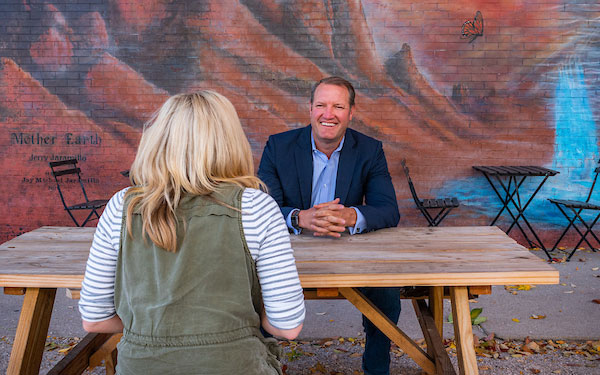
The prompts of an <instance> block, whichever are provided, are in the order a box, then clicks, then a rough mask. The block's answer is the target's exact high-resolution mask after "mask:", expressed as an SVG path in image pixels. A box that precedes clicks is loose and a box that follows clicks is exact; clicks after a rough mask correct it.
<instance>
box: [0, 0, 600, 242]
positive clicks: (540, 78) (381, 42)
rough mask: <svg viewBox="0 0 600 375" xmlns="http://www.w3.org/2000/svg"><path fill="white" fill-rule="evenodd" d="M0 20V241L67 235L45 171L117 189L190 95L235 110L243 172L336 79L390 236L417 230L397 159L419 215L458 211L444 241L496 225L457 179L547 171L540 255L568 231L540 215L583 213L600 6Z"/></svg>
mask: <svg viewBox="0 0 600 375" xmlns="http://www.w3.org/2000/svg"><path fill="white" fill-rule="evenodd" d="M0 7H1V9H2V12H0V15H1V16H0V17H2V23H1V25H2V26H0V29H1V31H2V32H1V33H0V34H1V35H0V54H1V55H0V56H1V59H0V127H1V128H0V129H1V132H2V133H1V134H2V135H1V136H0V140H1V142H2V148H1V150H2V151H0V153H1V155H2V156H1V157H2V164H1V165H2V167H3V168H2V172H0V173H1V177H2V179H1V181H2V182H0V184H1V190H2V196H3V199H2V201H3V204H2V206H1V210H2V211H1V212H0V241H5V240H7V239H10V238H12V237H13V236H15V235H17V234H19V233H21V232H23V231H27V230H31V229H34V228H36V227H39V226H41V225H72V222H71V220H70V219H69V217H68V216H67V214H66V212H65V211H64V210H63V208H62V204H61V202H60V199H59V196H58V193H57V191H56V186H55V183H54V180H53V178H52V177H51V175H50V174H49V172H50V169H49V167H48V162H49V161H53V160H61V159H64V158H67V157H75V158H77V159H78V160H79V164H80V167H81V168H82V171H83V176H84V180H85V183H86V187H87V189H88V190H89V191H88V193H89V195H90V197H91V198H108V197H110V196H111V195H112V194H113V193H114V192H115V191H116V190H118V189H120V188H121V187H124V186H126V185H127V184H128V180H127V179H126V178H125V177H123V176H122V175H121V174H120V172H121V171H123V170H127V169H128V168H129V165H130V163H131V161H132V160H133V158H134V154H135V150H136V146H137V142H138V140H139V137H140V134H141V130H142V127H143V124H144V122H145V121H146V120H147V119H148V117H149V116H150V114H151V113H152V112H153V111H154V110H155V109H157V108H158V107H159V106H160V104H161V103H162V102H163V101H164V100H165V99H166V98H167V97H168V96H169V95H172V94H175V93H178V92H185V91H191V90H197V89H213V90H216V91H218V92H220V93H222V94H224V95H225V96H227V97H228V98H229V99H230V100H231V101H232V102H233V103H234V105H235V106H236V108H237V110H238V114H239V116H240V118H241V120H242V123H243V125H244V128H245V131H246V134H247V136H248V138H249V139H250V142H251V145H252V147H253V152H254V157H255V164H256V165H257V164H258V161H259V158H260V155H261V153H262V148H263V146H264V143H265V141H266V139H267V137H268V136H269V135H270V134H273V133H277V132H282V131H285V130H288V129H293V128H297V127H301V126H304V125H306V124H307V123H308V121H309V117H308V106H309V104H308V101H309V93H310V87H311V85H312V84H314V83H315V82H316V81H318V80H319V79H321V78H323V77H325V76H329V75H339V76H342V77H345V78H347V79H349V80H350V81H351V82H353V84H354V85H355V87H356V89H357V107H356V115H355V118H354V120H353V124H352V126H353V127H354V128H355V129H357V130H359V131H362V132H364V133H366V134H368V135H371V136H373V137H376V138H378V139H380V140H382V141H383V142H384V148H385V152H386V156H387V158H388V164H389V167H390V171H391V173H392V175H393V181H394V185H395V187H396V191H397V196H398V199H399V203H400V209H401V214H402V215H403V217H402V219H401V224H400V225H410V226H414V225H425V224H426V222H425V220H424V219H423V217H421V216H420V214H419V213H418V211H417V210H416V209H415V207H414V203H413V201H412V198H411V196H410V192H409V190H408V185H407V182H406V179H405V177H404V175H403V172H402V169H401V167H400V160H401V159H403V158H406V159H407V162H408V165H409V166H410V168H411V174H412V177H413V179H414V181H415V184H416V185H417V190H418V191H419V193H420V194H421V195H422V197H428V196H429V197H434V196H438V195H452V196H457V197H458V198H459V199H460V200H461V202H462V203H463V205H462V207H460V208H459V209H457V210H455V211H453V213H452V214H451V215H450V216H449V217H448V219H446V221H445V222H444V225H475V224H476V225H487V224H489V222H490V220H491V219H492V218H493V217H494V216H495V214H496V212H497V210H498V209H499V205H498V199H497V198H496V197H495V195H494V192H493V191H492V190H491V188H490V186H489V185H488V184H487V181H485V179H484V178H483V177H482V176H481V175H479V174H477V172H475V171H474V170H473V169H472V166H473V165H539V166H545V167H547V168H552V169H555V170H558V171H560V175H557V176H555V177H552V178H551V179H549V180H548V181H547V182H546V184H545V185H544V189H542V190H541V191H540V193H539V194H538V195H537V196H536V199H535V201H534V202H532V203H531V205H530V206H529V207H528V211H527V212H528V216H529V219H530V221H531V222H533V223H534V224H535V225H536V226H538V227H539V228H541V232H542V233H544V235H543V237H544V238H547V239H549V240H550V239H554V234H555V232H556V230H558V228H560V227H561V226H562V225H563V224H565V223H566V222H565V221H561V218H560V217H559V216H560V214H559V212H558V211H556V209H555V208H554V207H552V206H551V205H550V204H549V203H548V202H547V200H546V198H548V197H551V196H559V197H563V198H574V197H581V196H585V194H586V192H587V189H588V188H589V183H590V182H591V179H592V172H593V167H595V163H597V161H598V159H599V158H600V155H599V154H598V135H597V123H598V119H599V106H598V91H599V82H600V80H599V75H600V66H599V61H600V58H599V57H600V56H599V54H600V53H599V52H598V51H600V49H599V48H598V47H599V44H600V37H599V35H600V32H599V31H600V30H598V26H597V25H598V18H599V16H600V6H599V5H598V4H597V2H595V1H592V0H589V1H587V2H586V1H583V2H582V1H545V2H541V3H540V2H536V3H529V2H510V1H506V2H490V1H468V2H467V1H454V2H441V1H440V2H428V3H422V2H418V1H391V0H390V1H385V0H384V1H381V0H379V1H368V0H365V1H333V2H332V1H294V2H281V1H273V0H266V1H258V0H257V1H250V0H240V1H232V0H227V1H220V0H219V1H216V0H213V1H194V2H189V1H144V2H141V1H138V2H135V1H133V2H132V1H124V0H112V1H110V0H106V1H99V2H93V3H83V2H78V1H62V2H60V3H58V2H57V3H53V2H52V1H48V2H46V4H39V3H37V2H29V1H27V0H25V1H23V2H15V3H10V4H4V5H1V6H0ZM478 11H479V12H480V15H481V20H482V21H481V24H479V23H478V22H476V21H477V20H476V19H475V15H476V13H477V12H478ZM469 22H470V23H469ZM573 181H575V182H576V183H575V184H573ZM532 186H533V187H530V188H528V186H527V185H525V186H524V187H523V188H524V189H525V190H524V191H526V192H528V193H531V191H528V190H527V189H530V190H533V189H534V188H535V186H534V185H532ZM512 233H513V234H514V235H515V238H517V239H519V240H522V239H521V238H520V237H519V234H518V233H517V231H516V230H515V231H513V232H512ZM550 242H551V241H550Z"/></svg>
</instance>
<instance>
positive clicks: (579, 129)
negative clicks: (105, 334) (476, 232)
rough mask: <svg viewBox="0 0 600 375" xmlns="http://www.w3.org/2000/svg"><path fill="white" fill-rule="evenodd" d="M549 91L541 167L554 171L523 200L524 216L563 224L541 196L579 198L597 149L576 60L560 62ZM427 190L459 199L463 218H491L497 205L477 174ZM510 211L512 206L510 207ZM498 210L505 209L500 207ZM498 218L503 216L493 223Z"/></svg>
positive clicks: (525, 189)
mask: <svg viewBox="0 0 600 375" xmlns="http://www.w3.org/2000/svg"><path fill="white" fill-rule="evenodd" d="M554 93H555V96H554V98H553V99H552V105H553V108H554V117H555V133H556V138H555V147H554V158H553V160H552V163H551V164H550V165H546V166H545V167H547V168H551V169H555V170H557V171H559V172H560V174H558V175H556V176H553V177H549V178H548V180H547V181H546V184H545V185H544V187H543V188H542V189H541V190H540V191H539V193H538V194H537V195H536V196H535V199H534V200H533V201H532V202H531V204H530V205H529V206H528V208H527V211H526V216H527V218H528V220H529V221H530V222H536V223H546V224H555V225H558V226H560V227H564V225H566V219H565V218H564V217H563V216H562V214H561V213H560V212H559V211H558V209H557V208H556V207H554V206H553V205H552V204H551V203H550V202H549V201H548V200H547V198H561V199H581V200H584V199H585V198H586V197H587V194H588V191H589V189H590V186H591V183H592V179H593V173H594V169H595V168H596V167H597V166H598V159H599V158H600V155H599V153H598V136H597V130H596V123H595V121H594V119H593V112H592V106H591V104H590V99H589V93H588V89H587V86H586V83H585V76H584V71H583V69H582V67H581V65H580V64H570V65H565V66H562V67H561V68H560V70H559V72H558V81H557V83H556V89H555V91H554ZM538 178H539V177H533V178H530V180H529V181H527V180H526V181H527V182H526V183H525V184H524V185H523V186H522V187H521V189H520V192H521V193H522V198H523V197H526V199H527V198H528V197H529V196H530V195H531V194H532V193H533V191H534V190H535V188H536V187H537V184H538V183H539V180H538V181H535V180H533V179H538ZM432 195H434V196H440V195H445V196H456V197H458V198H459V199H460V200H461V204H463V205H464V206H466V207H464V208H465V209H460V208H459V209H458V210H457V211H455V212H454V214H455V215H461V216H462V217H463V218H464V217H466V216H468V217H470V218H472V219H473V218H478V217H481V216H482V215H483V216H488V217H489V221H491V219H492V218H493V217H494V216H495V215H496V213H497V212H498V210H499V209H500V207H501V204H500V203H499V200H498V197H497V196H496V195H495V193H494V192H493V190H492V188H491V187H490V185H489V183H488V182H487V180H486V179H485V178H484V177H482V176H481V175H474V176H473V177H472V178H466V179H458V180H454V181H449V182H448V183H446V184H444V186H443V187H442V188H441V189H439V190H438V189H436V190H434V191H432ZM594 196H595V197H597V199H596V201H600V187H598V193H597V194H594ZM594 196H592V201H594ZM512 211H513V213H515V212H516V211H515V210H514V209H513V210H512ZM504 214H505V215H506V212H505V213H504ZM489 221H486V222H485V224H488V223H489ZM502 222H503V220H501V221H499V222H498V223H499V224H500V223H502ZM504 222H505V221H504ZM481 224H484V223H481ZM513 230H515V229H513Z"/></svg>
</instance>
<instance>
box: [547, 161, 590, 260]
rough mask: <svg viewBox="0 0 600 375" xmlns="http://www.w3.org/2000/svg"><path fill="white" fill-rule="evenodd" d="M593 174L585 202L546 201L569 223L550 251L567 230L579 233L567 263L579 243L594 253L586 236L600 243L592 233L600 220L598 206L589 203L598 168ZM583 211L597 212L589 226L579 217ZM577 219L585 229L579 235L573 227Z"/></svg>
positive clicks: (576, 228)
mask: <svg viewBox="0 0 600 375" xmlns="http://www.w3.org/2000/svg"><path fill="white" fill-rule="evenodd" d="M594 173H595V175H594V181H593V182H592V186H591V187H590V191H589V193H588V196H587V198H586V200H585V201H577V200H570V199H554V198H549V199H548V200H549V201H550V202H552V203H554V205H556V207H558V209H559V210H560V212H562V214H563V215H564V216H565V217H566V218H567V220H568V221H569V225H567V227H566V228H565V230H564V231H563V232H562V234H561V235H560V237H559V238H558V240H557V241H556V243H555V244H554V247H553V248H552V250H550V251H554V250H555V249H556V248H557V247H558V244H559V243H560V241H561V240H562V239H563V237H564V236H565V235H566V234H567V232H568V231H569V229H571V227H573V228H575V230H576V231H577V233H579V235H580V236H581V239H580V240H579V242H577V245H575V247H574V248H573V251H571V253H570V254H569V256H568V257H567V261H569V260H571V257H572V256H573V254H575V250H577V248H578V247H579V245H581V243H582V242H583V241H585V242H586V243H587V244H588V246H589V247H590V249H592V250H593V251H596V249H595V248H594V246H592V244H591V243H590V242H589V241H588V240H587V238H586V237H587V235H588V234H591V235H592V236H593V237H594V239H595V240H596V241H597V242H598V243H600V239H598V237H597V236H596V234H594V232H593V231H592V228H593V227H594V225H595V224H596V222H597V221H598V219H600V205H597V204H594V203H590V199H591V198H592V193H593V192H594V187H595V186H596V181H597V180H598V174H599V173H600V166H599V167H597V168H596V169H595V170H594ZM585 211H592V212H594V213H596V212H597V214H595V215H596V216H595V217H594V219H593V220H592V221H591V224H588V223H587V222H586V221H585V220H584V219H583V217H581V213H582V212H585ZM569 213H572V214H573V216H570V214H569ZM577 219H579V221H580V222H581V224H583V226H584V227H585V233H581V231H580V230H579V228H578V227H577V225H575V221H576V220H577Z"/></svg>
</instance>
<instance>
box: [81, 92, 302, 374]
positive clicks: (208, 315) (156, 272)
mask: <svg viewBox="0 0 600 375" xmlns="http://www.w3.org/2000/svg"><path fill="white" fill-rule="evenodd" d="M130 175H131V180H132V182H133V181H135V186H134V187H131V188H129V189H123V190H122V191H120V192H118V193H117V194H115V195H114V196H113V197H112V198H111V200H110V202H109V203H108V205H107V207H106V209H105V211H104V213H103V215H102V217H101V218H100V220H99V223H98V228H97V229H96V233H95V235H94V241H93V244H92V247H91V249H90V256H89V259H88V262H87V268H86V273H85V278H84V281H83V285H82V290H81V300H80V302H79V310H80V312H81V315H82V318H83V327H84V329H85V330H86V331H89V332H123V338H122V340H121V342H120V343H119V345H118V347H117V348H118V359H117V373H119V374H143V375H149V374H167V373H170V374H281V365H280V363H279V361H278V355H279V350H278V349H279V348H278V346H277V344H276V342H275V340H274V339H272V338H270V339H265V338H264V337H263V335H262V334H261V333H260V331H259V328H260V327H261V325H262V327H263V328H264V329H265V330H266V331H267V332H269V333H271V334H273V335H275V336H280V337H284V338H287V339H293V338H295V337H296V336H297V335H298V333H299V332H300V330H301V329H302V322H303V320H304V299H303V294H302V288H301V286H300V282H299V279H298V272H297V270H296V265H295V262H294V257H293V252H292V249H291V247H290V242H289V237H288V232H287V227H286V224H285V221H284V219H283V216H282V215H281V212H280V210H279V207H278V206H277V203H275V201H273V199H272V198H271V197H270V196H269V195H267V194H265V193H264V192H262V191H261V190H260V188H261V186H262V182H261V181H260V180H259V179H258V178H256V177H255V176H254V171H253V164H252V155H251V151H250V145H249V144H248V140H247V139H246V137H245V135H244V132H243V130H242V127H241V124H240V121H239V119H238V116H237V114H236V112H235V109H234V107H233V105H232V104H231V103H230V102H229V100H227V99H226V98H225V97H223V96H222V95H220V94H217V93H215V92H212V91H200V92H197V93H193V94H180V95H175V96H173V97H171V98H169V99H168V100H167V101H166V102H165V104H164V105H163V106H162V108H161V109H160V110H159V111H158V112H157V114H156V115H155V116H154V117H153V118H152V119H151V121H150V122H149V123H148V126H147V127H146V129H145V131H144V134H143V135H142V139H141V141H140V145H139V149H138V153H137V155H136V158H135V161H134V162H133V165H132V167H131V170H130Z"/></svg>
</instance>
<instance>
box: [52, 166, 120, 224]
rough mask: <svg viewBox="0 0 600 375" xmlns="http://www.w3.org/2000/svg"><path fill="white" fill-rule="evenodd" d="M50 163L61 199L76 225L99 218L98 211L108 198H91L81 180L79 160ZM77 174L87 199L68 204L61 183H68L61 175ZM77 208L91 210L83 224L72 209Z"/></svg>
mask: <svg viewBox="0 0 600 375" xmlns="http://www.w3.org/2000/svg"><path fill="white" fill-rule="evenodd" d="M48 164H49V165H50V169H51V170H52V175H53V176H54V180H55V181H56V187H57V188H58V194H60V200H61V201H62V204H63V206H64V207H65V210H66V211H67V213H68V214H69V216H71V219H73V222H74V223H75V225H76V226H78V227H83V226H85V224H87V222H88V221H90V219H99V218H100V213H99V212H98V211H99V210H100V209H101V208H102V207H104V206H105V205H106V203H107V202H108V200H107V199H96V200H92V201H91V200H89V199H88V196H87V193H86V192H85V187H84V186H83V181H82V180H81V169H79V168H78V167H77V160H76V159H67V160H61V161H54V162H50V163H48ZM75 175H77V181H78V182H79V185H80V186H81V192H83V198H84V199H85V202H82V203H77V204H73V205H68V204H67V202H66V201H65V194H64V193H65V192H63V189H62V188H61V183H62V184H63V187H64V184H66V182H64V181H62V180H63V179H62V178H60V179H59V177H65V176H72V177H73V178H75ZM75 190H77V191H78V190H79V189H75ZM71 195H74V194H70V195H69V196H71ZM76 195H77V196H80V195H81V194H80V193H76ZM77 210H89V211H90V213H89V215H88V216H87V217H86V218H85V220H84V221H83V223H82V224H81V225H79V223H78V222H77V219H75V216H73V213H72V212H71V211H77ZM94 215H95V217H94V218H93V216H94Z"/></svg>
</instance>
